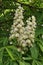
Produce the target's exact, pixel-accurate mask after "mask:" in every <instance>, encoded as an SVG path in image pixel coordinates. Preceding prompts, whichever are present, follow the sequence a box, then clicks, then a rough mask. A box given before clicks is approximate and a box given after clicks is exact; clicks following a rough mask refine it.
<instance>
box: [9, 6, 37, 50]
mask: <svg viewBox="0 0 43 65" xmlns="http://www.w3.org/2000/svg"><path fill="white" fill-rule="evenodd" d="M23 11H24V9H23V8H22V7H21V6H19V7H18V9H17V10H16V12H15V17H14V21H13V25H12V27H11V31H10V37H9V39H10V40H11V39H14V38H17V41H18V42H19V46H22V47H27V46H33V45H32V44H33V43H34V38H35V28H36V22H35V21H36V19H35V17H34V16H32V17H29V18H28V19H27V20H26V22H27V25H26V26H24V25H25V24H24V22H23V18H24V17H23ZM19 50H20V49H19Z"/></svg>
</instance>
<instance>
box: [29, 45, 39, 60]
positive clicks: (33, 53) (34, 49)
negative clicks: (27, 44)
mask: <svg viewBox="0 0 43 65" xmlns="http://www.w3.org/2000/svg"><path fill="white" fill-rule="evenodd" d="M30 51H31V56H32V58H33V59H37V58H38V54H39V51H38V49H37V47H36V46H33V47H31V48H30Z"/></svg>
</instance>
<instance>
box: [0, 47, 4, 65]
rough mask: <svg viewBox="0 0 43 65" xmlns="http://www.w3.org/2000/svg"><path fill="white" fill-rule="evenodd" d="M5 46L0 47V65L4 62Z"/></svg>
mask: <svg viewBox="0 0 43 65" xmlns="http://www.w3.org/2000/svg"><path fill="white" fill-rule="evenodd" d="M3 50H4V49H3V48H0V65H2V64H3V61H2V59H3Z"/></svg>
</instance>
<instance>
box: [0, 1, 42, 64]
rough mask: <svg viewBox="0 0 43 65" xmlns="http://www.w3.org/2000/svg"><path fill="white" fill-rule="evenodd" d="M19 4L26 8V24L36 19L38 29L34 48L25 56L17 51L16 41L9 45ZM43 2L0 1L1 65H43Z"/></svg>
mask: <svg viewBox="0 0 43 65" xmlns="http://www.w3.org/2000/svg"><path fill="white" fill-rule="evenodd" d="M18 2H19V3H21V6H22V7H23V8H24V22H25V20H26V19H27V18H28V17H29V16H32V15H34V16H35V17H36V22H37V28H36V36H35V43H34V46H33V47H31V48H29V50H28V52H25V55H23V54H21V53H20V52H18V51H17V48H16V47H15V43H17V41H16V42H15V41H14V44H13V45H10V44H9V34H10V28H11V25H12V23H13V17H14V13H15V10H16V8H17V7H18ZM42 25H43V0H40V1H39V0H32V3H30V2H29V0H0V65H43V39H42V35H43V26H42Z"/></svg>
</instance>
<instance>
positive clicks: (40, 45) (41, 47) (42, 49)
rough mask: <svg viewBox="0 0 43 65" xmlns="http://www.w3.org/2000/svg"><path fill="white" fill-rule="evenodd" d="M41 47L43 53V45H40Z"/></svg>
mask: <svg viewBox="0 0 43 65" xmlns="http://www.w3.org/2000/svg"><path fill="white" fill-rule="evenodd" d="M39 47H40V49H41V51H42V52H43V45H42V44H40V43H39Z"/></svg>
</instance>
